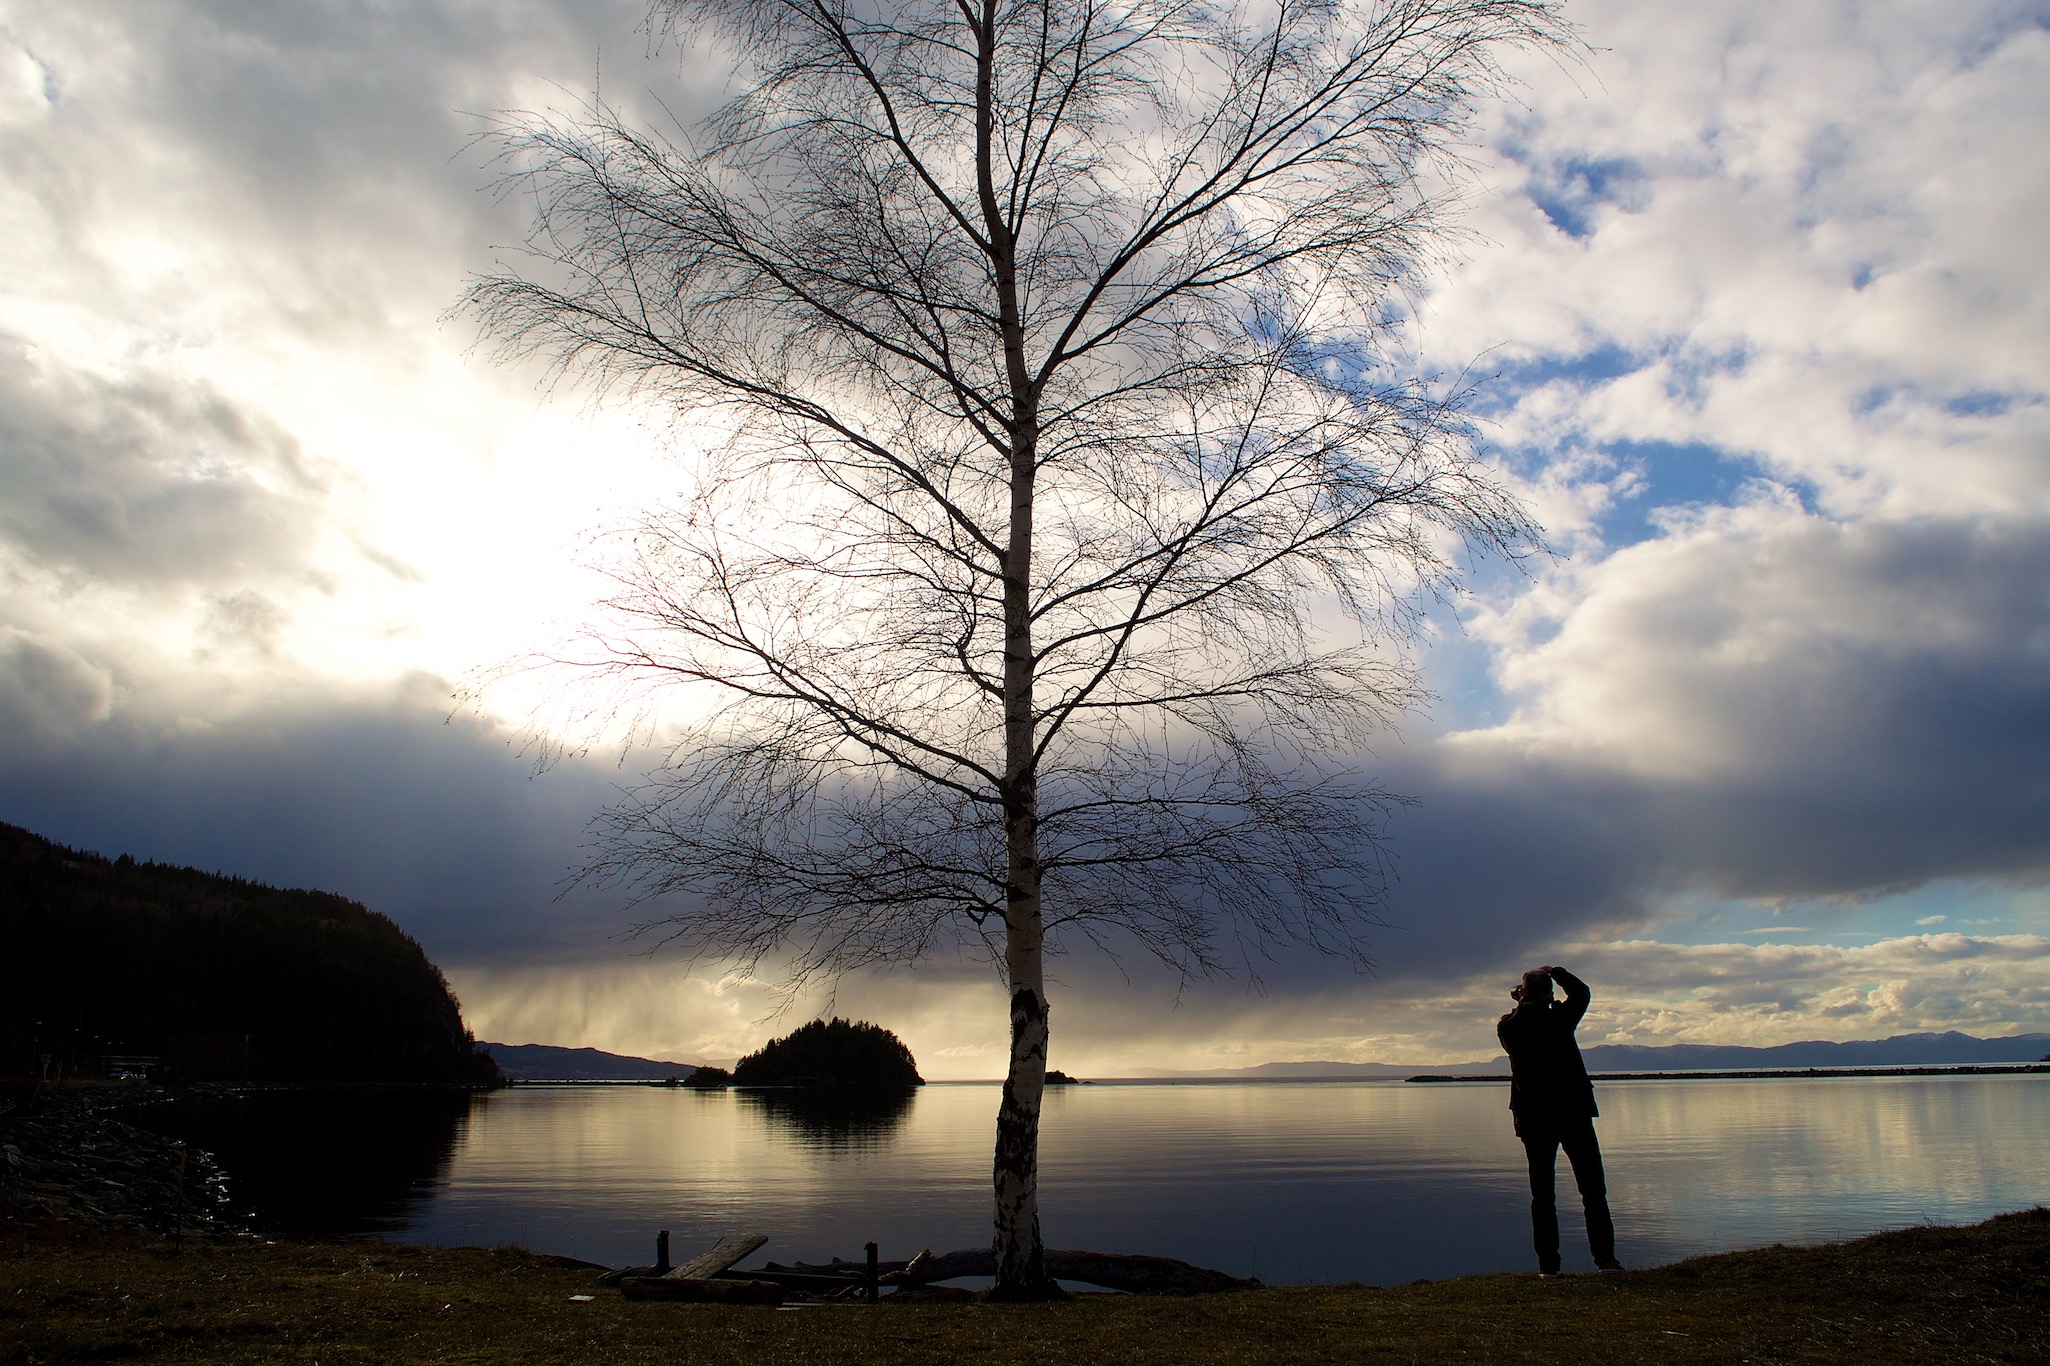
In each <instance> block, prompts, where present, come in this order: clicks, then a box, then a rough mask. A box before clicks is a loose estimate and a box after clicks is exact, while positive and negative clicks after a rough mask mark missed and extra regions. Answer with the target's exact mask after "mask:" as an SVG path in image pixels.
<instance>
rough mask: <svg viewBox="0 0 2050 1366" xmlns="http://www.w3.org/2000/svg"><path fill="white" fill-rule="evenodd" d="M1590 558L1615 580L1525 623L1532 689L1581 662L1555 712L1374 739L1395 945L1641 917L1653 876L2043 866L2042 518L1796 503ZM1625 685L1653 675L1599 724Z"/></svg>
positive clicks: (1796, 883) (1857, 891) (2032, 874)
mask: <svg viewBox="0 0 2050 1366" xmlns="http://www.w3.org/2000/svg"><path fill="white" fill-rule="evenodd" d="M1605 568H1606V570H1607V572H1609V573H1610V574H1611V575H1612V576H1613V579H1614V580H1615V581H1616V583H1617V585H1618V587H1617V588H1616V590H1615V596H1616V597H1617V598H1618V599H1621V601H1618V602H1615V603H1610V602H1606V601H1605V600H1604V590H1600V589H1597V590H1596V591H1595V592H1594V593H1592V594H1590V597H1589V599H1588V601H1587V602H1585V603H1583V604H1582V611H1583V612H1585V613H1587V615H1588V616H1589V617H1591V618H1592V622H1591V623H1575V624H1573V625H1570V626H1569V627H1568V629H1567V631H1566V632H1565V633H1562V635H1561V637H1560V638H1559V639H1558V640H1557V641H1555V642H1553V644H1552V646H1549V647H1541V648H1544V649H1551V650H1552V651H1553V655H1554V659H1553V661H1552V664H1551V666H1550V667H1548V668H1547V669H1546V670H1544V671H1543V673H1542V681H1543V687H1544V688H1545V689H1546V690H1547V693H1548V694H1549V695H1548V696H1545V697H1540V698H1537V699H1534V700H1533V701H1532V703H1531V705H1530V708H1529V709H1530V710H1532V711H1536V712H1539V713H1542V712H1543V710H1544V706H1545V703H1546V702H1548V701H1552V700H1555V699H1556V698H1557V697H1558V696H1560V695H1561V694H1565V695H1568V696H1569V698H1570V695H1571V694H1572V693H1573V690H1574V689H1576V688H1581V687H1586V686H1587V685H1589V684H1590V683H1591V682H1598V683H1599V688H1598V689H1597V690H1596V691H1595V692H1594V695H1592V696H1591V697H1587V698H1582V699H1577V700H1573V701H1572V706H1573V708H1575V709H1574V710H1572V711H1571V715H1572V717H1573V719H1575V720H1576V721H1577V722H1579V724H1578V725H1576V726H1575V727H1574V728H1573V730H1571V731H1570V732H1567V733H1563V734H1562V733H1558V732H1551V733H1548V732H1547V731H1546V730H1545V729H1544V728H1543V727H1542V726H1539V725H1533V724H1529V723H1527V722H1524V721H1512V722H1511V723H1510V724H1509V725H1507V726H1505V727H1503V728H1501V729H1499V730H1496V731H1486V732H1476V733H1472V734H1468V735H1465V736H1460V737H1454V738H1452V739H1449V740H1442V741H1437V742H1433V743H1430V744H1426V745H1421V746H1417V747H1414V748H1411V749H1408V750H1396V751H1393V752H1392V753H1391V754H1389V755H1388V756H1386V757H1387V758H1388V759H1389V761H1390V762H1388V763H1387V764H1385V765H1383V766H1382V768H1381V776H1382V777H1383V778H1384V780H1385V781H1387V782H1388V784H1389V785H1390V786H1392V787H1394V788H1396V789H1397V790H1400V791H1406V792H1408V793H1409V794H1411V795H1413V796H1415V797H1417V798H1418V799H1419V805H1418V807H1417V808H1416V809H1415V810H1413V811H1411V812H1408V813H1405V814H1404V816H1403V817H1402V818H1401V819H1400V821H1399V822H1398V824H1397V827H1396V830H1395V839H1396V843H1397V846H1398V849H1399V851H1400V852H1401V854H1402V862H1401V871H1402V882H1401V884H1400V886H1399V887H1398V889H1397V895H1396V898H1395V901H1394V906H1393V908H1392V910H1391V913H1390V919H1391V920H1392V921H1393V922H1395V923H1396V924H1398V925H1399V926H1401V929H1399V930H1398V931H1396V932H1393V933H1390V934H1387V935H1384V936H1382V944H1383V946H1384V952H1383V954H1382V958H1383V961H1384V963H1385V964H1386V965H1387V967H1388V968H1389V969H1390V970H1393V971H1401V972H1409V971H1425V972H1428V971H1433V970H1437V969H1439V968H1463V967H1470V966H1473V965H1475V964H1477V963H1478V962H1480V961H1483V960H1484V959H1492V958H1495V957H1501V956H1504V955H1507V956H1515V955H1516V954H1518V953H1520V952H1524V951H1527V950H1535V949H1538V948H1540V947H1541V946H1542V945H1544V944H1546V943H1556V942H1558V941H1559V940H1560V939H1561V938H1565V937H1571V936H1575V935H1580V934H1586V933H1596V932H1604V931H1619V930H1628V929H1632V928H1637V927H1641V926H1642V925H1643V924H1644V923H1645V922H1646V920H1647V919H1648V917H1649V915H1650V913H1651V912H1653V911H1654V910H1656V908H1657V906H1658V903H1659V900H1660V898H1661V897H1663V896H1665V895H1668V894H1678V893H1705V894H1708V895H1711V896H1717V897H1728V898H1754V899H1759V900H1765V901H1787V900H1798V899H1805V898H1838V899H1852V898H1860V897H1866V896H1871V895H1875V894H1881V893H1885V892H1889V891H1895V890H1900V889H1904V888H1909V887H1914V886H1919V885H1922V884H1925V883H1929V882H1932V881H1939V880H1944V879H1964V880H1999V881H2013V882H2018V883H2040V882H2042V881H2044V880H2046V879H2050V528H2045V527H2043V526H2041V525H2038V524H2034V523H2015V522H2004V523H1995V522H1977V523H1964V522H1949V523H1942V522H1916V523H1905V524H1898V525H1888V524H1867V525H1862V526H1855V527H1843V526H1837V525H1833V524H1825V523H1819V522H1817V521H1815V520H1814V519H1809V518H1798V519H1787V520H1785V521H1784V522H1780V523H1774V524H1769V525H1766V526H1764V527H1761V528H1756V529H1751V530H1747V531H1745V532H1741V533H1734V534H1728V535H1717V534H1714V533H1712V532H1703V533H1702V534H1701V535H1700V536H1699V537H1697V538H1696V539H1695V541H1694V543H1693V544H1691V545H1689V544H1681V543H1676V544H1674V545H1672V546H1669V547H1667V548H1666V550H1665V552H1664V553H1662V554H1659V555H1650V554H1647V555H1645V556H1643V557H1642V562H1640V563H1637V564H1632V563H1628V562H1624V563H1612V564H1611V565H1610V566H1607V567H1605ZM1590 607H1591V608H1592V610H1590ZM1618 680H1622V681H1621V682H1620V684H1619V681H1618ZM1619 686H1620V687H1623V688H1637V689H1641V690H1642V691H1643V693H1644V694H1645V695H1644V696H1640V697H1638V698H1636V699H1635V700H1636V702H1637V703H1639V704H1640V705H1639V709H1638V710H1637V712H1635V713H1634V714H1632V715H1630V716H1627V717H1620V718H1619V719H1616V720H1615V725H1614V729H1613V732H1612V733H1610V734H1607V735H1604V734H1603V733H1602V731H1601V729H1600V726H1601V721H1600V719H1599V718H1594V719H1590V717H1589V716H1588V715H1587V709H1589V708H1594V709H1600V708H1602V707H1603V706H1605V705H1607V706H1608V707H1609V708H1610V710H1611V712H1612V714H1613V713H1620V712H1621V710H1622V703H1621V702H1620V701H1619V700H1617V699H1616V698H1615V697H1614V696H1613V693H1614V691H1615V690H1616V689H1617V688H1618V687H1619ZM1661 745H1664V746H1666V747H1667V748H1666V749H1665V750H1663V751H1662V750H1660V749H1659V748H1658V747H1659V746H1661ZM1647 759H1649V760H1652V762H1643V761H1644V760H1647Z"/></svg>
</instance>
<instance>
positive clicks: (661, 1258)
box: [655, 1228, 669, 1276]
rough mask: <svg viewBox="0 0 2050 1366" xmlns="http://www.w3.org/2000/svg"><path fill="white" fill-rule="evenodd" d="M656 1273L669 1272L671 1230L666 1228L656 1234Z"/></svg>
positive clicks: (661, 1274) (662, 1274) (664, 1274)
mask: <svg viewBox="0 0 2050 1366" xmlns="http://www.w3.org/2000/svg"><path fill="white" fill-rule="evenodd" d="M655 1274H656V1275H657V1276H666V1275H668V1274H669V1230H668V1229H666V1228H665V1229H663V1230H662V1231H661V1232H660V1233H658V1234H656V1235H655Z"/></svg>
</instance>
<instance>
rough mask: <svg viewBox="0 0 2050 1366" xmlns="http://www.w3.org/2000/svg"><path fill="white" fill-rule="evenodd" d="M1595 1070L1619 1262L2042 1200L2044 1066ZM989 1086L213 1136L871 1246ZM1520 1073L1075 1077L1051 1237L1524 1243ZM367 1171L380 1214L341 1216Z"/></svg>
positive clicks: (531, 1210)
mask: <svg viewBox="0 0 2050 1366" xmlns="http://www.w3.org/2000/svg"><path fill="white" fill-rule="evenodd" d="M1598 1091H1599V1095H1600V1100H1601V1106H1602V1118H1601V1120H1600V1131H1601V1137H1602V1147H1603V1150H1604V1153H1605V1154H1606V1156H1607V1159H1608V1162H1607V1165H1608V1173H1609V1182H1610V1192H1611V1194H1610V1198H1611V1203H1612V1204H1613V1206H1614V1208H1615V1211H1616V1217H1617V1224H1618V1229H1619V1233H1620V1238H1621V1248H1622V1253H1623V1256H1624V1259H1625V1261H1626V1262H1629V1263H1632V1264H1638V1265H1651V1264H1655V1263H1658V1262H1664V1261H1670V1260H1672V1259H1674V1258H1678V1257H1682V1256H1687V1255H1689V1254H1692V1253H1696V1252H1708V1251H1719V1250H1725V1249H1729V1248H1736V1247H1752V1246H1758V1245H1761V1244H1765V1243H1771V1242H1775V1241H1784V1242H1790V1243H1800V1242H1815V1241H1821V1240H1825V1239H1831V1238H1841V1237H1850V1236H1855V1235H1857V1234H1861V1233H1867V1232H1871V1231H1874V1230H1877V1229H1881V1228H1897V1227H1900V1226H1902V1225H1906V1224H1915V1223H1920V1222H1924V1221H1930V1222H1942V1223H1961V1222H1968V1221H1972V1220H1977V1219H1983V1218H1985V1217H1987V1216H1988V1215H1991V1214H1994V1213H1998V1212H2000V1211H2002V1210H2009V1209H2017V1208H2022V1207H2026V1206H2029V1205H2034V1204H2041V1203H2050V1076H1979V1077H1963V1076H1960V1077H1934V1078H1858V1079H1846V1078H1836V1079H1824V1080H1803V1079H1787V1080H1771V1081H1762V1080H1761V1081H1750V1080H1726V1081H1658V1082H1651V1081H1644V1082H1627V1083H1610V1084H1601V1085H1599V1086H1598ZM998 1094H999V1092H998V1088H997V1087H995V1086H993V1085H933V1086H927V1087H924V1088H922V1089H921V1090H919V1091H918V1092H916V1093H915V1095H914V1096H912V1097H898V1098H894V1099H893V1100H891V1101H890V1102H888V1103H885V1104H883V1105H881V1106H869V1107H863V1106H860V1105H857V1106H855V1107H853V1108H852V1109H851V1110H850V1108H849V1107H847V1106H845V1105H841V1106H837V1107H836V1106H832V1105H825V1106H821V1105H818V1104H816V1103H809V1104H808V1103H807V1102H808V1101H814V1102H815V1100H816V1098H814V1097H810V1096H807V1095H805V1094H804V1093H799V1092H792V1091H727V1092H695V1091H689V1090H686V1089H683V1088H676V1089H673V1090H672V1089H667V1088H662V1087H637V1086H636V1087H573V1088H563V1089H559V1090H555V1089H547V1088H541V1087H531V1088H530V1087H520V1088H517V1089H515V1090H512V1091H505V1092H499V1093H495V1094H492V1095H490V1096H486V1097H480V1098H477V1099H476V1100H475V1101H474V1102H473V1101H472V1100H471V1098H469V1097H465V1096H454V1097H449V1096H443V1097H439V1098H436V1097H434V1096H432V1095H431V1093H412V1095H411V1096H410V1097H408V1096H406V1095H404V1094H403V1093H402V1094H399V1095H397V1096H393V1097H388V1098H382V1099H380V1098H377V1097H375V1096H374V1095H372V1094H369V1093H361V1092H330V1093H325V1094H322V1093H300V1094H299V1095H298V1096H296V1097H295V1096H271V1097H252V1098H251V1099H252V1100H253V1101H256V1102H259V1103H258V1104H257V1105H254V1106H246V1107H245V1108H243V1109H241V1110H239V1111H238V1110H236V1109H234V1107H233V1106H232V1105H229V1106H227V1107H226V1115H227V1118H228V1119H232V1121H233V1122H232V1124H230V1123H227V1119H224V1120H223V1123H222V1124H218V1125H216V1126H215V1130H214V1133H213V1136H212V1141H211V1142H210V1144H209V1146H214V1147H216V1148H218V1149H221V1150H222V1151H223V1156H224V1157H225V1158H227V1160H228V1165H229V1168H230V1170H231V1171H233V1172H235V1173H236V1175H237V1180H238V1185H237V1189H238V1191H241V1192H246V1193H248V1194H251V1195H255V1196H257V1197H258V1198H259V1201H260V1202H261V1203H267V1204H269V1205H270V1207H271V1208H272V1209H273V1210H274V1211H277V1212H278V1213H279V1214H281V1215H282V1216H283V1217H282V1218H281V1219H280V1220H279V1226H280V1227H281V1229H282V1228H283V1227H286V1226H290V1227H292V1228H295V1229H297V1230H299V1231H309V1232H310V1231H322V1230H323V1229H324V1230H325V1231H331V1232H338V1233H349V1232H358V1233H360V1232H379V1231H392V1232H396V1234H397V1236H399V1237H403V1238H407V1239H412V1240H416V1241H420V1242H429V1243H439V1244H445V1245H455V1244H480V1245H483V1246H492V1245H495V1244H498V1243H503V1242H520V1243H524V1244H526V1245H527V1246H529V1247H533V1248H537V1249H540V1250H544V1251H549V1252H561V1253H567V1254H569V1255H572V1256H578V1257H587V1258H590V1259H591V1260H593V1261H600V1262H605V1263H607V1264H609V1265H622V1264H625V1263H627V1262H630V1261H634V1260H641V1261H645V1260H646V1259H647V1256H648V1254H649V1252H650V1250H651V1249H652V1247H653V1245H654V1243H653V1239H654V1235H655V1232H656V1230H658V1229H669V1230H671V1231H672V1238H673V1241H674V1245H675V1247H676V1250H677V1252H678V1254H679V1255H683V1254H688V1253H695V1252H698V1251H702V1250H704V1249H705V1248H709V1247H711V1246H712V1245H713V1244H715V1243H717V1242H718V1241H719V1240H720V1239H721V1238H724V1237H727V1236H731V1235H733V1234H737V1233H765V1234H767V1235H769V1237H770V1240H771V1241H770V1245H769V1249H768V1255H770V1256H773V1257H776V1258H778V1259H779V1260H785V1261H788V1260H793V1259H799V1258H802V1259H806V1260H824V1259H826V1258H829V1257H833V1256H842V1257H850V1258H858V1257H859V1256H860V1255H861V1245H862V1244H863V1243H864V1242H867V1241H870V1240H874V1241H876V1242H878V1243H880V1244H881V1246H882V1252H883V1255H884V1256H885V1257H892V1256H907V1255H909V1254H911V1253H915V1252H916V1251H918V1249H920V1248H922V1247H931V1248H933V1249H934V1250H936V1251H947V1250H949V1249H952V1248H961V1247H975V1246H979V1245H985V1244H987V1242H988V1240H989V1220H990V1149H991V1142H992V1139H993V1137H994V1133H995V1124H996V1108H997V1100H998ZM437 1100H438V1101H439V1103H440V1104H441V1105H442V1106H444V1107H445V1108H443V1109H441V1110H436V1108H435V1106H436V1103H437ZM1507 1100H1508V1095H1507V1090H1506V1088H1505V1087H1502V1086H1494V1085H1469V1086H1406V1085H1403V1084H1402V1083H1399V1082H1396V1083H1337V1084H1330V1083H1325V1084H1316V1083H1306V1084H1279V1085H1115V1084H1108V1085H1096V1086H1087V1087H1063V1088H1060V1089H1059V1090H1056V1091H1050V1092H1049V1093H1048V1095H1047V1100H1046V1112H1045V1120H1044V1128H1043V1133H1042V1145H1041V1155H1040V1174H1041V1181H1040V1206H1041V1211H1042V1217H1043V1220H1044V1227H1045V1230H1046V1236H1047V1239H1048V1241H1049V1242H1050V1243H1051V1244H1052V1245H1053V1246H1055V1247H1067V1248H1089V1249H1092V1250H1096V1251H1101V1252H1144V1253H1157V1254H1163V1255H1167V1256H1174V1257H1181V1258H1184V1259H1186V1260H1188V1261H1191V1262H1195V1263H1197V1264H1198V1265H1202V1266H1211V1267H1216V1268H1218V1269H1219V1270H1223V1271H1228V1272H1231V1273H1233V1274H1235V1275H1257V1276H1259V1277H1261V1278H1262V1279H1263V1280H1266V1281H1268V1282H1270V1283H1275V1284H1299V1283H1304V1282H1312V1281H1332V1280H1360V1281H1366V1282H1369V1283H1372V1284H1381V1285H1385V1284H1391V1283H1396V1282H1401V1281H1407V1280H1412V1279H1415V1278H1417V1277H1419V1276H1427V1277H1430V1278H1432V1279H1434V1280H1435V1279H1441V1278H1443V1277H1446V1276H1454V1275H1462V1274H1466V1273H1470V1272H1478V1271H1499V1270H1518V1269H1526V1268H1527V1267H1528V1266H1529V1265H1530V1262H1531V1252H1530V1248H1529V1221H1528V1214H1527V1202H1528V1199H1529V1195H1528V1192H1527V1190H1526V1189H1525V1186H1524V1176H1523V1152H1522V1149H1521V1147H1520V1146H1519V1145H1518V1144H1517V1141H1516V1138H1515V1135H1514V1133H1513V1132H1512V1131H1511V1128H1510V1122H1509V1114H1508V1110H1507V1108H1506V1104H1507ZM215 1104H216V1105H221V1104H222V1103H218V1102H217V1103H215ZM295 1106H297V1107H300V1108H299V1112H298V1113H297V1114H294V1113H292V1111H293V1109H294V1107H295ZM394 1107H396V1108H394ZM408 1107H410V1108H408ZM217 1113H219V1112H217ZM224 1125H225V1130H227V1131H224V1128H223V1126H224ZM238 1126H239V1127H238ZM193 1136H194V1137H199V1138H200V1141H203V1142H206V1141H208V1138H207V1137H203V1136H201V1135H199V1134H197V1133H194V1134H193ZM451 1150H452V1151H453V1156H452V1157H451V1156H450V1153H451ZM351 1200H360V1201H362V1202H363V1205H362V1208H363V1210H364V1213H362V1214H361V1215H360V1216H359V1217H358V1218H357V1222H356V1223H355V1224H354V1225H353V1226H348V1225H349V1217H350V1216H349V1215H348V1213H347V1211H345V1210H344V1209H343V1208H342V1207H343V1206H344V1205H346V1204H347V1203H348V1202H349V1201H351ZM1561 1214H1562V1216H1563V1218H1562V1222H1563V1223H1564V1224H1565V1226H1566V1227H1565V1228H1564V1230H1563V1232H1564V1234H1565V1239H1566V1242H1567V1244H1568V1248H1569V1254H1568V1265H1569V1269H1572V1268H1573V1267H1574V1266H1575V1265H1580V1266H1581V1269H1585V1265H1584V1263H1585V1256H1586V1249H1585V1246H1584V1245H1579V1246H1575V1244H1576V1243H1577V1240H1578V1239H1579V1228H1578V1207H1577V1202H1576V1201H1574V1200H1573V1199H1572V1198H1571V1197H1570V1196H1565V1197H1564V1198H1562V1200H1561ZM274 1217H276V1216H274ZM395 1225H402V1226H400V1227H396V1228H395ZM1575 1257H1578V1258H1580V1259H1581V1260H1580V1262H1579V1263H1575V1262H1574V1260H1573V1259H1574V1258H1575Z"/></svg>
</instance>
